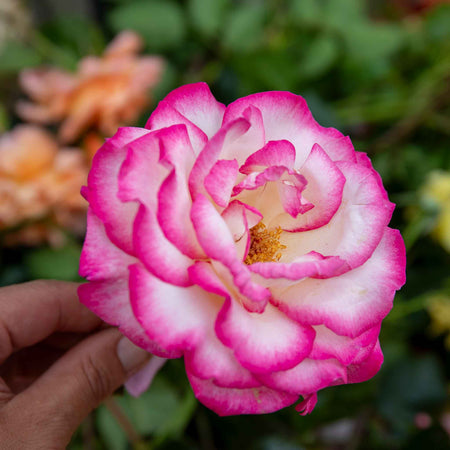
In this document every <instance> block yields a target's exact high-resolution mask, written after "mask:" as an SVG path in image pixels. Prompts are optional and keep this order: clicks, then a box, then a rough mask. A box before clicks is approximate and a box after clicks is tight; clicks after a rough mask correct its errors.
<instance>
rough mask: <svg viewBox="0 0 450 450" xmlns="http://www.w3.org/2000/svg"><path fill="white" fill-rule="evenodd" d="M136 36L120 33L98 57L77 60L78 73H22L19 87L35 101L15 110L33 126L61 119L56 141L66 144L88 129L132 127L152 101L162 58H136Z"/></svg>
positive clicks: (52, 70)
mask: <svg viewBox="0 0 450 450" xmlns="http://www.w3.org/2000/svg"><path fill="white" fill-rule="evenodd" d="M141 47H142V41H141V39H140V37H139V36H138V35H137V34H135V33H134V32H131V31H124V32H122V33H121V34H119V35H118V36H117V37H116V38H115V39H114V40H113V41H112V42H111V43H110V44H109V46H108V47H107V48H106V50H105V52H104V54H103V56H102V57H95V56H88V57H86V58H84V59H82V60H81V62H80V64H79V67H78V72H77V73H76V74H71V73H69V72H65V71H63V70H60V69H55V68H41V69H28V70H24V71H23V72H22V73H21V76H20V83H21V86H22V88H23V89H24V90H25V92H26V93H27V94H28V95H29V96H30V97H31V99H32V100H33V101H34V103H30V102H19V103H18V105H17V111H18V113H19V115H20V116H21V117H23V118H24V119H25V120H28V121H31V122H37V123H43V124H47V123H56V122H60V121H62V126H61V128H60V130H59V138H60V139H61V140H62V141H63V142H65V143H70V142H73V141H75V140H76V139H77V138H78V137H79V136H80V135H81V134H82V133H83V132H85V131H86V130H87V129H89V128H91V127H95V128H98V129H99V130H100V131H101V132H102V133H103V134H104V135H106V136H109V135H112V134H114V132H115V131H116V130H117V128H118V127H119V126H120V125H125V124H131V123H133V122H134V121H135V120H136V119H137V118H138V116H139V114H140V113H141V112H142V110H143V109H144V108H145V107H146V106H147V105H148V103H149V101H150V96H149V92H148V91H149V89H151V88H153V87H154V86H155V85H156V84H157V83H158V82H159V80H160V78H161V74H162V70H163V66H164V64H163V60H162V58H160V57H156V56H143V57H139V56H138V55H137V54H138V52H139V50H140V49H141Z"/></svg>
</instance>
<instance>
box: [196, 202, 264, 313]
mask: <svg viewBox="0 0 450 450" xmlns="http://www.w3.org/2000/svg"><path fill="white" fill-rule="evenodd" d="M191 219H192V223H193V224H194V228H195V231H196V233H197V238H198V241H199V242H200V245H201V246H202V247H203V249H204V250H205V253H206V254H207V255H208V257H210V258H212V259H215V260H217V261H220V262H221V263H222V264H223V265H224V266H225V267H227V269H228V270H229V272H230V274H231V275H232V277H233V280H234V284H235V285H236V287H237V288H238V289H239V291H240V292H241V294H242V295H243V296H245V297H244V298H242V300H243V301H244V302H245V305H246V308H249V309H250V310H253V311H256V310H258V311H262V310H263V309H264V307H265V305H266V304H267V301H268V298H269V296H270V292H269V291H268V290H267V289H265V288H263V287H261V286H258V285H257V284H255V283H253V282H252V281H251V274H250V271H249V270H248V267H247V266H246V265H245V264H244V263H243V262H242V261H241V260H240V259H239V256H238V254H237V250H236V247H235V244H234V239H233V236H232V235H231V233H230V230H229V229H228V227H227V225H226V222H225V221H224V220H223V218H222V217H221V216H220V214H219V213H218V212H217V210H216V209H215V208H214V206H213V205H212V204H211V203H210V202H209V201H208V200H207V199H206V197H204V196H203V195H198V196H197V198H196V199H195V201H194V203H193V205H192V210H191ZM217 236H220V239H217Z"/></svg>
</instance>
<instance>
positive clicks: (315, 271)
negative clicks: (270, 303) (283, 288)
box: [249, 252, 348, 281]
mask: <svg viewBox="0 0 450 450" xmlns="http://www.w3.org/2000/svg"><path fill="white" fill-rule="evenodd" d="M347 268H348V266H347V263H346V262H345V261H344V260H343V259H341V258H339V257H337V256H323V255H321V254H320V253H316V252H311V253H308V254H307V255H304V256H302V257H300V258H297V259H296V260H295V261H293V262H291V263H283V262H264V263H254V264H251V265H250V266H249V269H250V270H251V271H252V272H253V273H255V274H257V275H260V276H262V277H264V278H266V279H274V278H275V279H277V278H283V279H286V280H293V281H299V280H302V279H304V278H330V277H334V276H337V275H340V274H341V273H342V272H344V271H346V270H347Z"/></svg>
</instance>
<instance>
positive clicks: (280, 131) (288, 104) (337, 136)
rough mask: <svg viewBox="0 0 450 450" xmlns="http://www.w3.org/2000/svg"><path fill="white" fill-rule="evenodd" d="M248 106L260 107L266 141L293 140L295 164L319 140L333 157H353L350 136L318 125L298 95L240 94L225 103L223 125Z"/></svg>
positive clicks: (299, 164) (337, 158) (299, 162)
mask: <svg viewBox="0 0 450 450" xmlns="http://www.w3.org/2000/svg"><path fill="white" fill-rule="evenodd" d="M249 106H252V107H256V108H258V109H259V110H260V111H261V114H262V117H263V123H264V131H265V138H266V142H267V141H278V140H282V139H286V140H288V141H289V142H290V143H291V144H293V146H294V147H295V150H296V161H295V167H296V168H298V167H300V166H301V165H302V164H303V163H304V161H305V160H306V158H307V157H308V155H309V152H310V151H311V149H312V147H313V145H314V144H319V145H320V146H321V147H322V148H323V149H324V150H325V151H326V152H327V154H328V155H329V156H330V158H331V159H332V160H333V161H340V160H346V161H355V156H354V152H355V151H354V149H353V146H352V145H351V142H350V140H349V139H348V138H347V139H346V138H345V137H344V136H343V135H342V133H340V132H339V131H338V130H336V129H334V128H324V127H322V126H320V125H319V124H318V123H317V122H316V121H315V120H314V118H313V117H312V114H311V112H310V110H309V109H308V105H307V104H306V102H305V100H304V99H303V98H302V97H300V96H299V95H294V94H291V93H290V92H262V93H258V94H253V95H249V96H247V97H243V98H240V99H238V100H236V101H235V102H233V103H231V104H230V105H228V107H227V109H226V111H225V115H224V118H223V125H226V124H227V123H228V122H230V121H232V120H235V119H236V118H237V117H240V116H241V115H242V113H243V111H244V110H245V109H246V108H248V107H249Z"/></svg>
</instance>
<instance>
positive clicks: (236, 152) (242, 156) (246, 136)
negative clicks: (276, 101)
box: [220, 106, 265, 165]
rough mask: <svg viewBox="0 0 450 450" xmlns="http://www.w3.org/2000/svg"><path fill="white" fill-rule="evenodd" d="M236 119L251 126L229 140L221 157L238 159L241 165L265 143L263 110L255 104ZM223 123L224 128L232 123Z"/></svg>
mask: <svg viewBox="0 0 450 450" xmlns="http://www.w3.org/2000/svg"><path fill="white" fill-rule="evenodd" d="M235 120H245V121H247V122H248V124H249V127H248V129H247V130H246V131H245V133H243V134H242V135H241V136H239V138H238V139H235V140H233V141H229V142H227V145H224V146H223V149H222V153H221V155H220V157H221V158H222V159H236V161H237V162H238V164H239V165H242V164H243V163H244V161H245V160H246V158H247V157H248V156H250V155H251V154H252V153H254V152H256V151H257V150H259V149H260V148H261V147H263V146H264V144H265V131H264V124H263V119H262V115H261V111H260V110H259V109H258V108H255V107H254V106H249V107H248V108H246V109H245V110H244V111H243V112H242V114H241V116H239V117H236V119H235ZM232 122H234V120H233V121H230V122H227V124H225V123H224V124H223V125H222V127H223V128H225V129H226V128H227V127H228V126H229V124H230V123H232Z"/></svg>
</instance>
